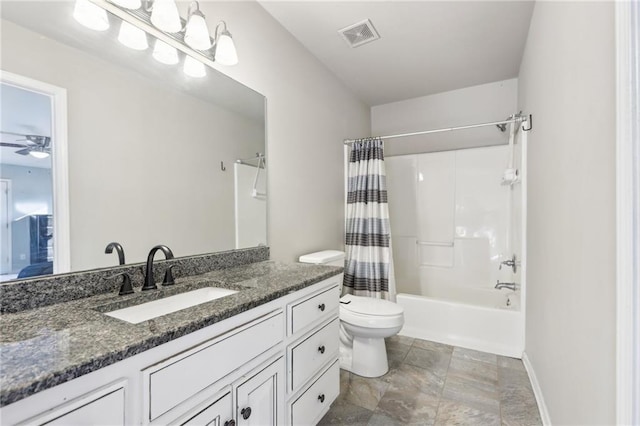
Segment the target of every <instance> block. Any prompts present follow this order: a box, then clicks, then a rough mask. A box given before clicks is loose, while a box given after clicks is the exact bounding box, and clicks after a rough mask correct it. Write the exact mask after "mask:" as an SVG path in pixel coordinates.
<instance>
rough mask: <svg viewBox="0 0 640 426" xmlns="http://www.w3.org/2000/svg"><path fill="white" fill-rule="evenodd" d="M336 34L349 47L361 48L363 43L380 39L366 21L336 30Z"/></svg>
mask: <svg viewBox="0 0 640 426" xmlns="http://www.w3.org/2000/svg"><path fill="white" fill-rule="evenodd" d="M338 32H339V33H340V35H341V36H342V38H344V41H346V42H347V44H348V45H349V46H351V47H358V46H362V45H363V44H365V43H369V42H370V41H374V40H377V39H379V38H380V35H379V34H378V32H377V31H376V29H375V28H374V27H373V24H372V23H371V21H370V20H368V19H365V20H364V21H362V22H358V23H357V24H353V25H349V26H348V27H345V28H343V29H341V30H338Z"/></svg>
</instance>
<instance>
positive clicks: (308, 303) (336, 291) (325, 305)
mask: <svg viewBox="0 0 640 426" xmlns="http://www.w3.org/2000/svg"><path fill="white" fill-rule="evenodd" d="M337 284H338V283H336V286H335V287H333V288H330V289H329V290H326V291H324V292H322V293H320V294H317V295H315V296H313V297H311V298H309V299H307V300H305V301H302V302H299V303H297V304H294V305H293V306H292V307H291V318H290V319H289V321H290V329H291V333H292V334H295V333H296V332H298V331H300V330H302V329H304V328H305V327H307V326H308V325H309V324H311V323H313V322H315V321H320V320H321V319H323V318H327V317H328V316H329V313H330V312H331V311H333V310H335V309H338V306H340V288H339V287H338V285H337Z"/></svg>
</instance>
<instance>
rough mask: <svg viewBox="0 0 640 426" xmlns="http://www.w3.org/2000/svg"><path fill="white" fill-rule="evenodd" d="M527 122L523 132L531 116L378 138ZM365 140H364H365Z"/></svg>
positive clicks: (354, 140) (346, 142)
mask: <svg viewBox="0 0 640 426" xmlns="http://www.w3.org/2000/svg"><path fill="white" fill-rule="evenodd" d="M526 121H528V122H529V128H528V129H523V130H525V131H529V130H531V123H532V122H533V120H532V117H531V115H529V117H528V118H527V117H526V116H517V117H515V118H510V119H508V120H502V121H492V122H491V123H480V124H470V125H468V126H458V127H446V128H444V129H435V130H424V131H422V132H413V133H400V134H397V135H386V136H378V137H379V138H380V139H392V138H403V137H405V136H417V135H427V134H429V133H441V132H451V131H453V130H463V129H472V128H474V127H485V126H497V125H500V124H509V123H524V122H526ZM365 139H366V138H365ZM358 140H360V139H345V140H344V144H345V145H351V144H352V143H354V142H357V141H358Z"/></svg>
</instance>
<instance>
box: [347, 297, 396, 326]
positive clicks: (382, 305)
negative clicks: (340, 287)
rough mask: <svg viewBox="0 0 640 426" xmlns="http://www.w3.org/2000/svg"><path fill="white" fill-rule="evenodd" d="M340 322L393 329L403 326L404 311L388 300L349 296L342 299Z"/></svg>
mask: <svg viewBox="0 0 640 426" xmlns="http://www.w3.org/2000/svg"><path fill="white" fill-rule="evenodd" d="M345 302H346V303H345ZM340 320H341V321H344V322H346V323H348V324H352V325H356V326H359V327H370V328H393V327H398V326H402V324H403V322H404V309H403V308H402V306H400V305H398V304H396V303H393V302H389V301H388V300H382V299H374V298H371V297H363V296H353V295H351V294H347V295H346V296H343V297H342V298H340Z"/></svg>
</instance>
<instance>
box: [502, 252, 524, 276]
mask: <svg viewBox="0 0 640 426" xmlns="http://www.w3.org/2000/svg"><path fill="white" fill-rule="evenodd" d="M519 264H520V262H518V261H517V260H516V255H515V254H514V255H513V256H512V257H511V259H507V260H505V261H502V262H500V266H498V269H502V265H507V266H509V267H510V268H511V269H513V273H514V274H515V273H516V271H517V270H518V265H519Z"/></svg>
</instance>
